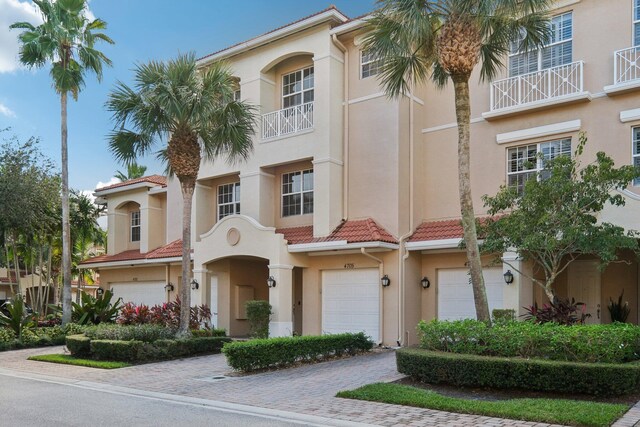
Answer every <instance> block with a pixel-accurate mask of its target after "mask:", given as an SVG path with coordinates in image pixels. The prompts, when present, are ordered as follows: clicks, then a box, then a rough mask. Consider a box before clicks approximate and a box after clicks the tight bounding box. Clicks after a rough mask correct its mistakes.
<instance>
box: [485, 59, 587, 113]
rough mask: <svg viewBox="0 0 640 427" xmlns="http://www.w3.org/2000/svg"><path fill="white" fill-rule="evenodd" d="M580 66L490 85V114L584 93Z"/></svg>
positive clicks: (566, 66)
mask: <svg viewBox="0 0 640 427" xmlns="http://www.w3.org/2000/svg"><path fill="white" fill-rule="evenodd" d="M583 68H584V66H583V62H582V61H577V62H572V63H571V64H566V65H561V66H558V67H553V68H547V69H544V70H540V71H534V72H533V73H528V74H522V75H519V76H514V77H509V78H507V79H502V80H496V81H494V82H492V83H491V111H494V110H501V109H504V108H513V107H519V106H521V105H527V104H531V103H535V102H541V101H546V100H553V99H557V98H562V97H566V96H570V95H575V94H579V93H581V92H583V89H584V82H583Z"/></svg>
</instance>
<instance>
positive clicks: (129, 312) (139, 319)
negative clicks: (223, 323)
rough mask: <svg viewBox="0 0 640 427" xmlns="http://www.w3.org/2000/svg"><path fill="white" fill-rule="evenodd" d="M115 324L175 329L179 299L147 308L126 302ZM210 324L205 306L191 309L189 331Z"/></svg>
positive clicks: (178, 316) (177, 320)
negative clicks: (149, 325) (158, 326)
mask: <svg viewBox="0 0 640 427" xmlns="http://www.w3.org/2000/svg"><path fill="white" fill-rule="evenodd" d="M116 322H117V323H118V324H120V325H143V324H152V325H161V326H164V327H167V328H172V329H177V328H178V325H179V324H180V299H179V298H176V300H175V301H173V302H168V303H164V304H160V305H154V306H151V307H150V306H148V305H144V304H134V303H131V302H128V303H126V304H124V305H123V306H122V308H121V309H120V314H119V315H118V317H117V319H116ZM210 324H211V310H210V309H209V307H208V306H206V305H199V306H194V307H191V322H190V324H189V327H190V329H200V328H201V327H202V326H203V325H210Z"/></svg>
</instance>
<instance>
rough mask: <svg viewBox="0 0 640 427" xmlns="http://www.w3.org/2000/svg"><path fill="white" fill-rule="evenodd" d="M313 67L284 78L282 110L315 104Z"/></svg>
mask: <svg viewBox="0 0 640 427" xmlns="http://www.w3.org/2000/svg"><path fill="white" fill-rule="evenodd" d="M313 85H314V76H313V67H308V68H303V69H302V70H298V71H294V72H293V73H289V74H285V75H284V76H282V108H288V107H293V106H296V105H301V104H306V103H308V102H313Z"/></svg>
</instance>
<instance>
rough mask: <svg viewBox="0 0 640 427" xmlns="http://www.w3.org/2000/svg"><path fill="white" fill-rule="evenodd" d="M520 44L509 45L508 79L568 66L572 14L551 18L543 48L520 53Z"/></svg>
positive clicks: (571, 49)
mask: <svg viewBox="0 0 640 427" xmlns="http://www.w3.org/2000/svg"><path fill="white" fill-rule="evenodd" d="M634 1H636V2H638V1H640V0H634ZM520 42H521V40H517V41H515V42H512V43H511V53H510V54H509V77H513V76H519V75H521V74H527V73H532V72H534V71H538V70H544V69H547V68H552V67H557V66H560V65H565V64H570V63H571V62H573V13H572V12H567V13H563V14H561V15H557V16H554V17H553V18H551V34H550V36H549V40H548V41H547V43H545V45H544V47H543V48H541V49H537V50H530V51H527V52H521V51H519V47H520Z"/></svg>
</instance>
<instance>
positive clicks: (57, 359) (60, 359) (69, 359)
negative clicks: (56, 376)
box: [29, 354, 131, 369]
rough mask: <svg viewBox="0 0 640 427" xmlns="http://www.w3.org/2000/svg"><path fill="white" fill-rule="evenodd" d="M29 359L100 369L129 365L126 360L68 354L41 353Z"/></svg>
mask: <svg viewBox="0 0 640 427" xmlns="http://www.w3.org/2000/svg"><path fill="white" fill-rule="evenodd" d="M29 360H37V361H40V362H51V363H62V364H64V365H76V366H86V367H89V368H100V369H118V368H126V367H127V366H131V364H130V363H126V362H110V361H104V360H92V359H78V358H76V357H73V356H70V355H68V354H43V355H40V356H31V357H29Z"/></svg>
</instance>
